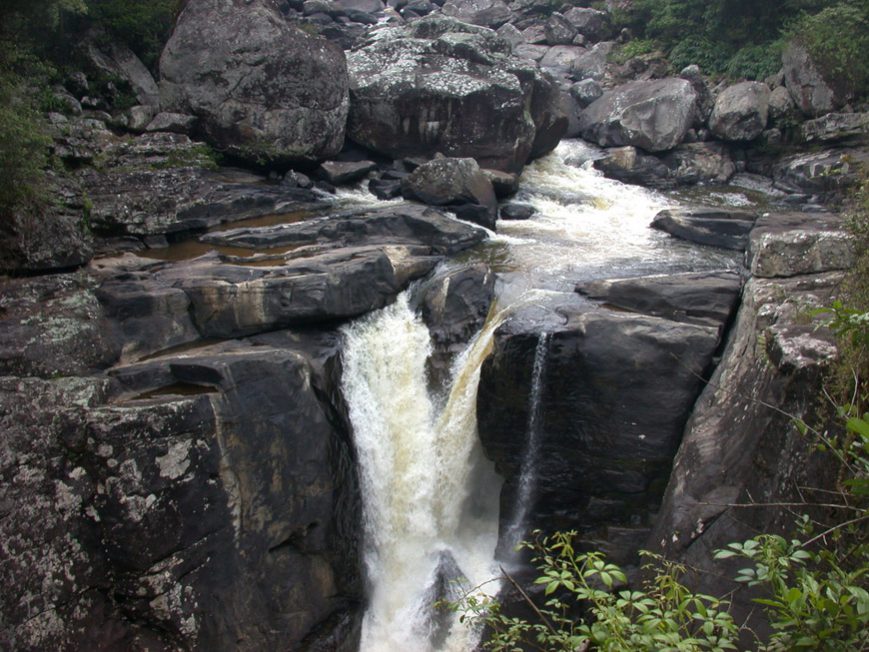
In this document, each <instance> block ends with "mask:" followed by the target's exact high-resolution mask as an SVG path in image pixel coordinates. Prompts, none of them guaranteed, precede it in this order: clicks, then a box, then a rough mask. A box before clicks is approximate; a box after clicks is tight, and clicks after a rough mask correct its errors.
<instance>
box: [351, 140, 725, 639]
mask: <svg viewBox="0 0 869 652" xmlns="http://www.w3.org/2000/svg"><path fill="white" fill-rule="evenodd" d="M592 156H593V151H592V150H590V149H589V148H588V147H586V146H584V145H582V144H580V143H579V142H571V141H567V142H564V143H562V144H561V145H560V146H559V148H558V149H557V150H556V151H555V152H554V153H552V154H550V155H549V156H547V157H546V158H544V159H541V160H540V161H537V162H535V163H533V164H532V165H530V166H529V167H528V168H527V169H526V171H525V173H524V175H523V177H522V190H521V191H520V194H519V196H518V197H517V200H518V201H523V202H526V203H530V204H532V205H533V206H534V207H535V208H536V209H537V210H538V213H537V215H535V216H534V217H533V218H532V219H531V220H528V221H525V222H504V221H501V222H499V226H498V228H499V231H498V234H492V237H491V238H490V239H489V240H488V241H487V242H486V243H485V244H483V245H482V246H479V247H477V248H476V249H475V250H474V251H472V252H470V253H469V254H467V255H465V256H464V257H463V259H462V261H460V262H467V261H474V260H484V261H486V262H488V263H489V264H490V265H492V267H493V268H494V269H495V271H497V272H498V273H499V285H498V298H497V305H498V306H499V309H500V312H496V311H493V316H490V318H489V319H488V321H487V323H486V325H485V326H484V328H483V330H482V331H481V332H480V333H479V334H478V335H477V336H476V337H475V339H474V340H473V341H472V342H471V343H470V344H469V345H468V347H467V349H466V350H465V351H464V352H463V353H462V354H461V355H459V356H458V357H457V359H456V361H455V363H454V366H453V368H452V373H451V377H450V380H449V382H448V383H447V386H446V387H445V388H435V387H432V386H431V383H430V382H429V379H428V378H427V375H426V361H427V359H428V356H429V355H430V354H431V352H432V345H431V341H430V337H429V333H428V329H427V328H426V326H425V324H424V323H423V322H422V320H421V319H420V318H419V316H417V315H416V314H414V312H413V310H412V308H411V301H410V297H409V292H412V289H411V290H410V291H409V292H406V293H404V294H402V295H401V296H400V297H399V299H398V300H397V301H396V302H395V303H394V304H393V305H391V306H389V307H387V308H384V309H383V310H380V311H378V312H376V313H373V314H371V315H369V316H367V317H365V318H363V319H361V320H358V321H357V322H355V323H353V324H351V325H350V326H349V327H347V328H345V330H344V336H345V347H344V377H343V389H344V393H345V396H346V399H347V401H348V405H349V407H350V417H351V420H352V423H353V428H354V436H355V442H356V448H357V452H358V456H359V462H360V469H361V483H362V495H363V499H364V501H365V505H364V516H363V520H364V527H365V530H364V537H365V563H366V571H367V577H368V581H369V607H368V611H367V613H366V616H365V620H364V623H363V633H362V646H361V647H362V650H363V652H392V651H395V652H398V651H401V652H426V651H428V650H439V651H456V652H458V651H462V652H464V651H466V650H469V649H472V648H473V646H474V640H475V636H478V634H477V633H475V632H472V631H467V630H466V629H464V628H463V627H462V626H460V625H459V624H458V622H457V621H456V620H455V618H454V617H453V616H452V615H449V614H447V615H444V613H443V612H439V611H436V610H433V606H432V605H433V603H434V602H435V601H436V600H438V599H441V598H445V597H446V598H449V597H451V596H453V595H454V592H455V591H456V590H461V589H466V588H469V587H474V586H477V585H478V584H480V583H482V582H485V581H486V580H488V579H490V578H491V577H494V576H495V575H497V565H496V563H495V561H494V559H493V557H494V551H495V547H496V543H497V538H498V518H499V515H498V491H499V483H498V481H497V478H496V477H495V475H494V472H493V470H492V469H491V467H490V464H489V463H487V462H486V460H485V459H484V457H483V455H482V451H481V449H480V445H479V441H478V437H477V431H476V392H477V385H478V382H479V377H480V366H481V365H482V363H483V360H484V359H485V357H486V356H487V355H488V353H489V351H490V349H491V346H492V340H493V336H494V332H495V330H496V329H497V327H498V326H499V325H500V323H501V322H502V321H503V319H505V318H507V316H508V315H509V312H510V310H511V308H514V307H516V306H517V305H519V304H528V303H535V304H540V303H543V304H545V303H547V302H549V301H554V300H558V301H562V302H563V301H566V300H568V301H569V300H576V301H580V299H579V298H578V296H577V295H576V294H575V293H574V292H573V289H574V287H575V285H576V283H577V282H579V281H583V280H590V279H594V278H616V277H625V276H637V275H642V274H651V273H666V272H674V271H689V270H699V269H716V268H717V269H720V268H723V267H732V266H733V265H734V259H733V256H732V255H731V254H727V253H720V252H718V251H716V250H711V249H703V248H698V247H693V246H690V245H687V244H685V243H681V242H679V241H676V240H675V239H673V238H670V237H669V236H667V235H665V234H662V233H658V232H656V231H653V230H651V229H650V228H649V223H650V222H651V220H652V217H653V216H654V215H655V213H656V212H657V211H659V210H661V209H662V208H664V207H666V206H672V205H674V201H673V200H670V199H668V198H667V197H665V196H663V195H660V194H657V193H653V192H650V191H648V190H645V189H642V188H639V187H634V186H627V185H624V184H621V183H618V182H616V181H611V180H608V179H605V178H604V177H603V176H602V175H600V174H599V173H598V172H596V171H594V170H593V169H591V167H590V165H589V164H588V161H589V160H590V158H591V157H592ZM343 199H344V201H349V202H350V203H353V202H365V201H370V200H368V199H366V197H365V196H364V195H362V194H360V193H358V192H357V193H355V194H351V195H347V196H345V197H344V198H343ZM547 346H548V338H547V337H546V336H545V335H541V337H540V340H539V346H538V347H537V352H536V355H535V363H534V370H533V374H534V378H533V379H532V380H533V382H532V387H535V388H537V390H538V391H539V390H540V387H541V384H542V382H543V377H544V375H545V374H544V371H545V364H546V352H547ZM529 400H530V401H531V402H532V406H531V408H532V409H531V411H530V415H531V416H530V418H529V423H528V433H526V435H527V438H528V441H529V450H528V453H527V459H526V462H525V466H523V469H522V475H521V480H520V491H519V496H520V501H519V504H518V505H517V507H516V511H515V513H514V514H512V515H508V516H507V523H506V525H507V527H508V528H509V530H508V532H509V534H508V536H509V537H511V538H516V539H518V538H521V536H522V535H523V534H524V530H523V521H524V518H525V512H524V511H523V510H524V509H525V508H526V506H527V503H528V501H530V499H531V496H532V494H533V490H534V487H533V482H534V451H533V446H534V443H533V442H534V441H535V439H536V436H539V433H536V432H535V431H536V430H537V429H538V428H539V422H540V415H539V414H537V410H536V408H535V406H534V404H533V402H534V400H535V399H534V397H533V396H532V397H529ZM526 467H527V468H526ZM460 577H463V578H464V579H463V580H462V581H461V582H458V583H457V580H459V578H460ZM489 591H490V592H491V591H492V589H491V587H489Z"/></svg>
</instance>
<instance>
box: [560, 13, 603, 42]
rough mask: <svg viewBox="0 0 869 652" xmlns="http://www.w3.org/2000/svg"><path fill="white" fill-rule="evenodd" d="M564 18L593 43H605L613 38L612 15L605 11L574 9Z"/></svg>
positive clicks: (565, 14)
mask: <svg viewBox="0 0 869 652" xmlns="http://www.w3.org/2000/svg"><path fill="white" fill-rule="evenodd" d="M564 17H565V18H566V19H567V21H568V22H569V23H570V24H571V25H573V26H574V27H575V28H576V31H577V32H579V33H580V34H582V35H583V36H584V37H586V38H587V39H588V40H589V41H591V42H592V43H596V42H597V41H603V40H604V39H608V38H610V36H612V31H613V27H612V21H611V20H610V15H609V14H608V13H607V12H605V11H599V10H597V9H589V8H586V7H572V8H571V9H568V10H567V11H566V12H565V13H564Z"/></svg>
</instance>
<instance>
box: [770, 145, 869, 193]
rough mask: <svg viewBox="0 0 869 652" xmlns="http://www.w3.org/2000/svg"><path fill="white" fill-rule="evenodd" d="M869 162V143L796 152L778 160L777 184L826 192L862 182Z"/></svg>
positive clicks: (774, 177) (776, 166) (791, 188)
mask: <svg viewBox="0 0 869 652" xmlns="http://www.w3.org/2000/svg"><path fill="white" fill-rule="evenodd" d="M867 163H869V147H867V146H865V145H863V146H859V147H834V148H830V149H823V150H820V151H810V152H807V153H801V154H792V155H790V156H786V157H784V158H782V159H779V160H777V161H775V162H774V164H773V166H772V177H773V179H774V180H775V183H776V186H777V187H779V188H782V189H784V190H787V191H793V192H809V193H826V192H835V191H838V190H841V189H842V188H847V187H849V186H852V185H854V184H855V183H858V182H859V179H860V170H861V168H862V166H864V165H866V164H867Z"/></svg>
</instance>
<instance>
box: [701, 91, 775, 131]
mask: <svg viewBox="0 0 869 652" xmlns="http://www.w3.org/2000/svg"><path fill="white" fill-rule="evenodd" d="M768 118H769V86H767V85H766V84H764V83H762V82H752V81H747V82H742V83H739V84H734V85H733V86H729V87H727V88H726V89H724V91H723V92H722V93H721V94H720V95H719V96H718V97H717V98H716V100H715V106H714V107H713V108H712V115H710V116H709V128H710V129H711V130H712V133H713V134H715V135H716V136H718V137H719V138H721V139H722V140H730V141H748V140H754V139H755V138H757V137H758V136H760V134H761V133H762V132H763V130H764V129H766V123H767V120H768Z"/></svg>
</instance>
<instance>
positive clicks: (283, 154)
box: [160, 0, 349, 163]
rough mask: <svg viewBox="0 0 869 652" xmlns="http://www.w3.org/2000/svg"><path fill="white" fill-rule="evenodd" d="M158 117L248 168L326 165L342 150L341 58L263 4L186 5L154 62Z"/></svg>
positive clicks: (259, 0) (193, 0)
mask: <svg viewBox="0 0 869 652" xmlns="http://www.w3.org/2000/svg"><path fill="white" fill-rule="evenodd" d="M160 73H161V77H162V79H161V82H160V95H161V100H162V108H163V109H164V110H167V111H176V112H180V113H189V114H192V115H195V116H196V117H198V118H199V119H200V121H201V127H202V130H203V132H204V133H205V134H206V136H207V138H208V140H209V142H211V143H212V144H213V145H214V146H215V147H217V148H219V149H221V150H224V151H226V152H228V153H230V154H232V155H234V156H238V157H241V158H243V159H246V160H248V161H252V162H257V163H262V162H282V163H288V162H298V161H311V160H318V159H323V158H328V157H329V156H333V155H335V154H337V153H338V151H339V150H340V149H341V146H342V144H343V142H344V127H345V121H346V117H347V110H348V106H349V104H348V102H349V101H348V92H347V87H348V79H347V71H346V63H345V59H344V53H343V51H342V50H341V49H340V47H338V46H336V45H334V44H332V43H329V42H328V41H326V40H325V39H322V38H319V37H316V36H311V35H310V34H307V33H305V32H303V31H301V30H299V29H296V28H295V27H292V26H291V25H290V24H289V23H287V21H286V20H285V19H284V17H283V16H282V15H281V14H280V12H278V11H277V9H275V8H274V6H273V5H272V4H271V3H269V2H266V1H265V0H251V1H250V2H246V1H243V0H231V1H229V2H221V1H220V0H190V2H187V3H186V4H185V6H184V9H183V10H182V12H181V14H180V15H179V17H178V21H177V23H176V25H175V30H174V31H173V33H172V36H171V38H170V39H169V42H168V43H167V44H166V47H165V49H164V50H163V54H162V56H161V58H160Z"/></svg>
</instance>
